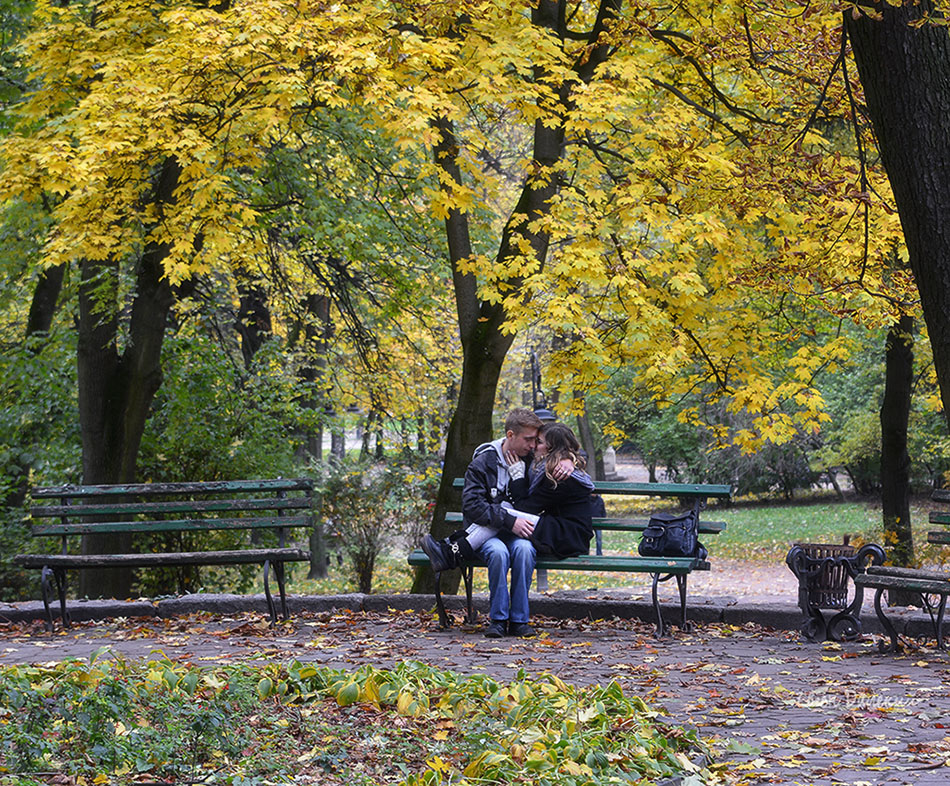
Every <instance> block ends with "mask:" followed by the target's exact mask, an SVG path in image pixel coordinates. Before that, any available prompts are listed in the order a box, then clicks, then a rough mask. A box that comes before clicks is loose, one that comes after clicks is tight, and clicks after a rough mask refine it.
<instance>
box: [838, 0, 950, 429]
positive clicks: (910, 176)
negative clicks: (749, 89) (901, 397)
mask: <svg viewBox="0 0 950 786" xmlns="http://www.w3.org/2000/svg"><path fill="white" fill-rule="evenodd" d="M862 6H863V7H865V8H868V9H871V10H873V12H874V14H875V16H878V17H879V18H876V19H875V18H871V17H868V16H864V15H862V16H860V17H859V18H857V19H855V18H854V17H853V15H852V13H851V12H850V11H846V12H845V15H844V18H845V27H846V30H847V32H848V36H849V38H850V40H851V47H852V51H853V52H854V59H855V61H856V62H857V65H858V73H859V74H860V77H861V84H862V86H863V87H864V93H865V96H866V99H867V108H868V114H869V115H870V117H871V119H872V121H873V123H874V131H875V134H876V136H877V140H878V146H879V148H880V152H881V159H882V161H883V163H884V167H885V169H886V170H887V175H888V179H889V180H890V183H891V189H892V190H893V192H894V201H895V202H896V204H897V210H898V213H899V214H900V219H901V226H902V228H903V231H904V240H905V242H906V245H907V251H908V255H909V257H910V265H911V268H912V269H913V272H914V277H915V279H916V281H917V288H918V290H919V292H920V300H921V305H922V307H923V314H924V320H925V322H926V324H927V330H928V333H929V334H930V342H931V345H932V347H933V358H934V366H935V368H936V371H937V379H938V382H939V385H940V395H941V398H942V400H943V408H944V413H945V414H946V415H947V417H948V418H950V222H948V221H947V220H946V212H947V205H950V134H948V133H947V125H946V123H947V117H950V35H948V34H947V28H946V27H944V26H941V25H935V24H928V23H924V24H921V25H914V23H915V22H918V21H919V20H921V19H923V17H924V16H925V15H927V14H931V13H932V12H933V4H932V3H931V2H929V1H927V0H925V1H924V2H921V3H919V4H910V3H907V4H905V5H903V6H900V7H893V6H891V5H889V4H888V3H886V2H883V0H882V1H881V2H876V3H862ZM937 16H939V14H938V15H937Z"/></svg>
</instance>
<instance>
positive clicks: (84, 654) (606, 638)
mask: <svg viewBox="0 0 950 786" xmlns="http://www.w3.org/2000/svg"><path fill="white" fill-rule="evenodd" d="M539 622H540V625H539V635H538V636H537V637H535V638H533V639H525V640H513V639H512V640H509V639H503V640H500V641H497V640H489V639H486V638H484V636H483V635H482V632H481V630H480V629H479V628H474V627H467V626H459V627H455V628H453V629H451V630H449V631H445V632H441V631H439V630H438V629H437V626H436V624H435V621H434V620H433V618H432V616H431V615H430V614H428V613H426V612H420V611H418V610H412V609H410V610H405V611H396V610H390V611H378V612H365V611H359V612H354V611H331V612H323V613H303V614H299V615H297V616H296V617H295V618H294V619H293V620H291V621H290V622H288V623H282V624H281V625H279V626H278V627H277V628H276V629H274V630H271V629H269V628H268V627H267V625H266V624H265V621H264V620H263V619H262V617H261V615H260V614H256V613H246V614H245V613H242V614H235V615H231V616H221V615H211V614H189V615H185V616H182V617H178V618H173V619H164V620H163V619H158V618H154V617H153V618H129V619H119V620H110V621H101V622H84V623H79V624H77V625H75V626H74V627H73V628H72V629H70V630H68V631H60V630H57V632H56V633H54V634H48V633H46V632H45V631H44V630H43V628H42V626H41V625H39V624H38V623H35V624H32V625H30V624H19V625H0V665H3V664H10V663H38V662H44V661H52V660H61V659H63V658H69V657H78V658H88V657H90V656H92V654H93V653H95V652H97V651H98V650H99V649H100V648H105V651H104V654H101V655H100V657H126V658H162V657H167V658H170V659H173V660H177V661H190V662H192V663H194V664H196V665H211V664H214V663H220V662H233V661H235V660H251V661H255V660H257V661H285V660H291V659H297V660H301V661H312V662H315V663H319V664H322V665H326V666H332V667H335V668H343V669H355V668H357V667H358V666H360V665H362V664H366V663H369V664H373V665H375V666H378V667H382V668H387V667H391V666H393V665H395V664H396V663H398V662H400V661H403V660H419V661H424V662H427V663H430V664H432V665H434V666H437V667H439V668H445V669H453V670H456V671H459V672H463V673H474V672H486V673H488V674H491V675H492V676H493V677H495V678H497V679H502V680H504V679H508V678H513V677H514V676H515V675H516V674H517V672H518V670H519V669H525V670H527V671H528V672H541V671H551V672H554V673H556V674H558V675H559V676H560V677H561V678H562V679H564V680H566V681H570V682H572V683H575V684H581V685H584V684H595V683H601V684H603V683H606V682H608V681H609V680H612V679H616V680H617V681H618V682H619V683H620V685H621V686H622V687H623V688H624V690H625V691H627V692H630V693H636V694H639V695H641V696H643V697H644V698H646V699H647V700H648V701H649V702H651V703H652V704H653V705H654V706H657V707H659V708H662V709H663V710H664V711H665V712H666V713H667V714H668V715H669V716H670V717H671V718H672V719H673V720H674V721H676V722H677V723H680V724H683V725H693V726H696V727H697V728H698V729H699V730H700V733H701V734H702V735H703V736H704V737H705V738H706V739H707V740H709V741H711V742H712V744H713V746H714V749H715V750H716V754H717V759H718V760H720V761H727V762H729V763H730V765H731V767H732V772H733V773H734V776H735V781H734V782H737V783H741V784H760V783H782V784H812V785H815V786H817V785H818V784H839V783H850V784H919V785H920V786H925V785H929V784H945V783H947V782H948V780H950V777H948V776H950V769H948V764H950V658H948V656H947V654H946V653H944V652H941V651H938V650H935V649H917V650H915V651H912V652H910V653H908V654H903V655H892V654H888V655H882V654H879V653H878V651H877V647H876V642H875V641H874V640H873V639H872V638H871V637H867V640H866V641H864V642H856V643H846V644H841V645H837V644H824V645H816V644H808V643H803V642H802V641H800V639H799V635H798V634H797V632H795V631H780V630H774V629H769V628H763V627H760V626H757V625H755V624H752V623H750V624H747V625H743V626H730V625H725V624H721V623H719V624H703V625H701V626H698V627H697V629H696V630H695V631H694V632H690V633H684V632H680V631H675V632H674V634H673V635H672V636H671V637H669V638H667V639H663V640H657V639H655V638H654V637H653V635H652V626H651V625H649V624H647V623H643V622H638V621H632V620H611V621H597V622H589V621H581V620H576V619H554V618H550V617H548V618H541V619H540V620H539Z"/></svg>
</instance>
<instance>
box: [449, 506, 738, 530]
mask: <svg viewBox="0 0 950 786" xmlns="http://www.w3.org/2000/svg"><path fill="white" fill-rule="evenodd" d="M445 520H446V521H448V522H451V523H453V524H460V523H462V514H461V513H459V512H457V511H450V512H449V513H446V514H445ZM592 523H593V526H594V529H595V530H598V529H600V530H606V531H610V532H643V530H645V529H646V528H647V525H648V524H649V519H628V518H614V517H611V516H606V517H605V516H594V518H593V519H592ZM725 529H726V522H724V521H703V520H702V519H700V521H699V533H700V534H701V535H702V534H706V535H718V534H719V533H720V532H722V531H723V530H725Z"/></svg>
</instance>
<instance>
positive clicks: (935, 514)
mask: <svg viewBox="0 0 950 786" xmlns="http://www.w3.org/2000/svg"><path fill="white" fill-rule="evenodd" d="M930 523H931V524H950V513H947V512H945V511H942V510H932V511H930Z"/></svg>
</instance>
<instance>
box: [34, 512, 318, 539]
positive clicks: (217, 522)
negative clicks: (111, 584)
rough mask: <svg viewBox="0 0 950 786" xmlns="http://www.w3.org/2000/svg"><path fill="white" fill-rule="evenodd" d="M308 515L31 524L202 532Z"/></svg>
mask: <svg viewBox="0 0 950 786" xmlns="http://www.w3.org/2000/svg"><path fill="white" fill-rule="evenodd" d="M312 521H313V519H312V517H311V516H266V517H261V516H247V517H245V518H234V519H224V518H221V519H217V518H210V519H159V520H157V521H74V522H69V523H67V524H60V523H49V524H34V525H33V534H34V535H87V534H89V533H91V532H188V531H194V532H205V531H210V530H218V529H279V528H281V527H307V526H310V525H311V523H312Z"/></svg>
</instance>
